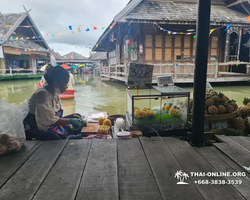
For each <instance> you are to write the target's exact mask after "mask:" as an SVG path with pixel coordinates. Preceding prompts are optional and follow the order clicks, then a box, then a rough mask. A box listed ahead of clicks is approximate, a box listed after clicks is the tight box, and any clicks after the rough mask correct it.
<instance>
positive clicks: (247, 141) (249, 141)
mask: <svg viewBox="0 0 250 200" xmlns="http://www.w3.org/2000/svg"><path fill="white" fill-rule="evenodd" d="M228 137H229V138H230V139H231V140H233V141H234V142H237V143H238V144H239V145H241V146H243V147H244V148H246V149H247V150H248V151H250V137H243V136H228Z"/></svg>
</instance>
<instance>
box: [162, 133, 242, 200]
mask: <svg viewBox="0 0 250 200" xmlns="http://www.w3.org/2000/svg"><path fill="white" fill-rule="evenodd" d="M163 140H164V142H165V143H166V144H167V145H168V147H169V148H170V150H171V152H172V153H173V155H174V156H175V158H176V159H177V161H178V162H179V163H180V165H181V166H182V168H183V170H184V172H186V173H188V174H189V175H190V177H189V179H190V180H191V181H192V182H195V181H198V180H209V181H211V180H221V179H222V177H195V176H191V174H190V172H203V173H208V172H216V170H215V169H214V168H213V167H212V166H211V165H210V164H209V163H208V162H207V161H206V160H204V158H202V157H201V156H200V155H199V154H198V153H197V152H196V151H195V150H194V149H193V147H192V146H190V144H188V143H187V142H184V141H181V140H179V139H176V138H171V137H170V138H163ZM176 170H178V169H176ZM196 187H197V189H198V190H199V192H200V193H201V195H202V196H203V197H204V198H205V199H213V200H220V199H244V198H243V197H242V195H241V194H240V193H239V192H238V191H237V190H236V189H235V188H234V187H233V186H230V185H220V186H219V187H215V186H214V185H212V184H208V185H200V184H196Z"/></svg>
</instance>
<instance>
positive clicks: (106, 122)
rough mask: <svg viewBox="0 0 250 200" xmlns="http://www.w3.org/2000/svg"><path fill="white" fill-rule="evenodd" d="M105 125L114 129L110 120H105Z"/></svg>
mask: <svg viewBox="0 0 250 200" xmlns="http://www.w3.org/2000/svg"><path fill="white" fill-rule="evenodd" d="M103 125H106V126H109V127H110V128H111V127H112V122H111V121H110V120H109V119H105V120H104V121H103Z"/></svg>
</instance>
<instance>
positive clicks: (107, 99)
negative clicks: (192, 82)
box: [0, 74, 250, 115]
mask: <svg viewBox="0 0 250 200" xmlns="http://www.w3.org/2000/svg"><path fill="white" fill-rule="evenodd" d="M74 76H75V82H76V85H75V90H76V91H77V92H76V93H75V98H74V99H71V100H62V106H63V109H64V114H65V115H67V114H71V113H75V112H77V113H80V114H82V115H87V114H88V113H90V112H91V111H107V112H108V113H109V115H113V114H124V112H125V110H126V86H125V84H124V83H121V82H108V81H102V80H101V78H100V77H99V76H96V75H92V74H83V75H74ZM38 81H39V80H38V79H35V80H17V81H1V82H0V98H6V99H7V102H9V103H16V104H19V103H21V102H23V101H25V100H26V99H29V98H30V96H31V95H32V93H33V92H34V91H35V90H36V89H37V88H38V87H37V83H38ZM185 89H187V90H189V91H190V92H191V95H192V90H193V88H192V87H185ZM214 90H216V91H221V92H223V93H225V95H227V96H228V97H229V98H230V99H234V100H236V101H237V103H238V104H239V105H240V106H241V105H242V104H243V103H242V101H243V99H244V97H249V98H250V86H246V85H245V86H244V85H243V86H242V85H241V86H214Z"/></svg>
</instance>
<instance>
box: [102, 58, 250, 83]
mask: <svg viewBox="0 0 250 200" xmlns="http://www.w3.org/2000/svg"><path fill="white" fill-rule="evenodd" d="M147 64H150V63H147ZM241 64H245V65H246V68H247V69H246V73H235V72H228V67H229V66H232V65H241ZM152 65H154V73H153V79H155V78H156V76H163V75H173V78H174V80H176V79H177V78H180V77H182V78H185V77H193V76H194V66H195V64H194V63H166V64H152ZM222 67H224V68H225V69H226V70H224V71H223V70H221V69H220V68H222ZM249 68H250V63H247V62H227V63H218V62H214V63H209V64H208V68H207V75H208V77H211V78H215V79H216V78H217V77H219V76H247V75H249ZM99 70H100V71H99V73H100V75H101V76H102V75H105V76H106V77H125V78H126V77H127V75H128V68H127V67H125V65H115V66H109V67H101V68H99Z"/></svg>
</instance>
